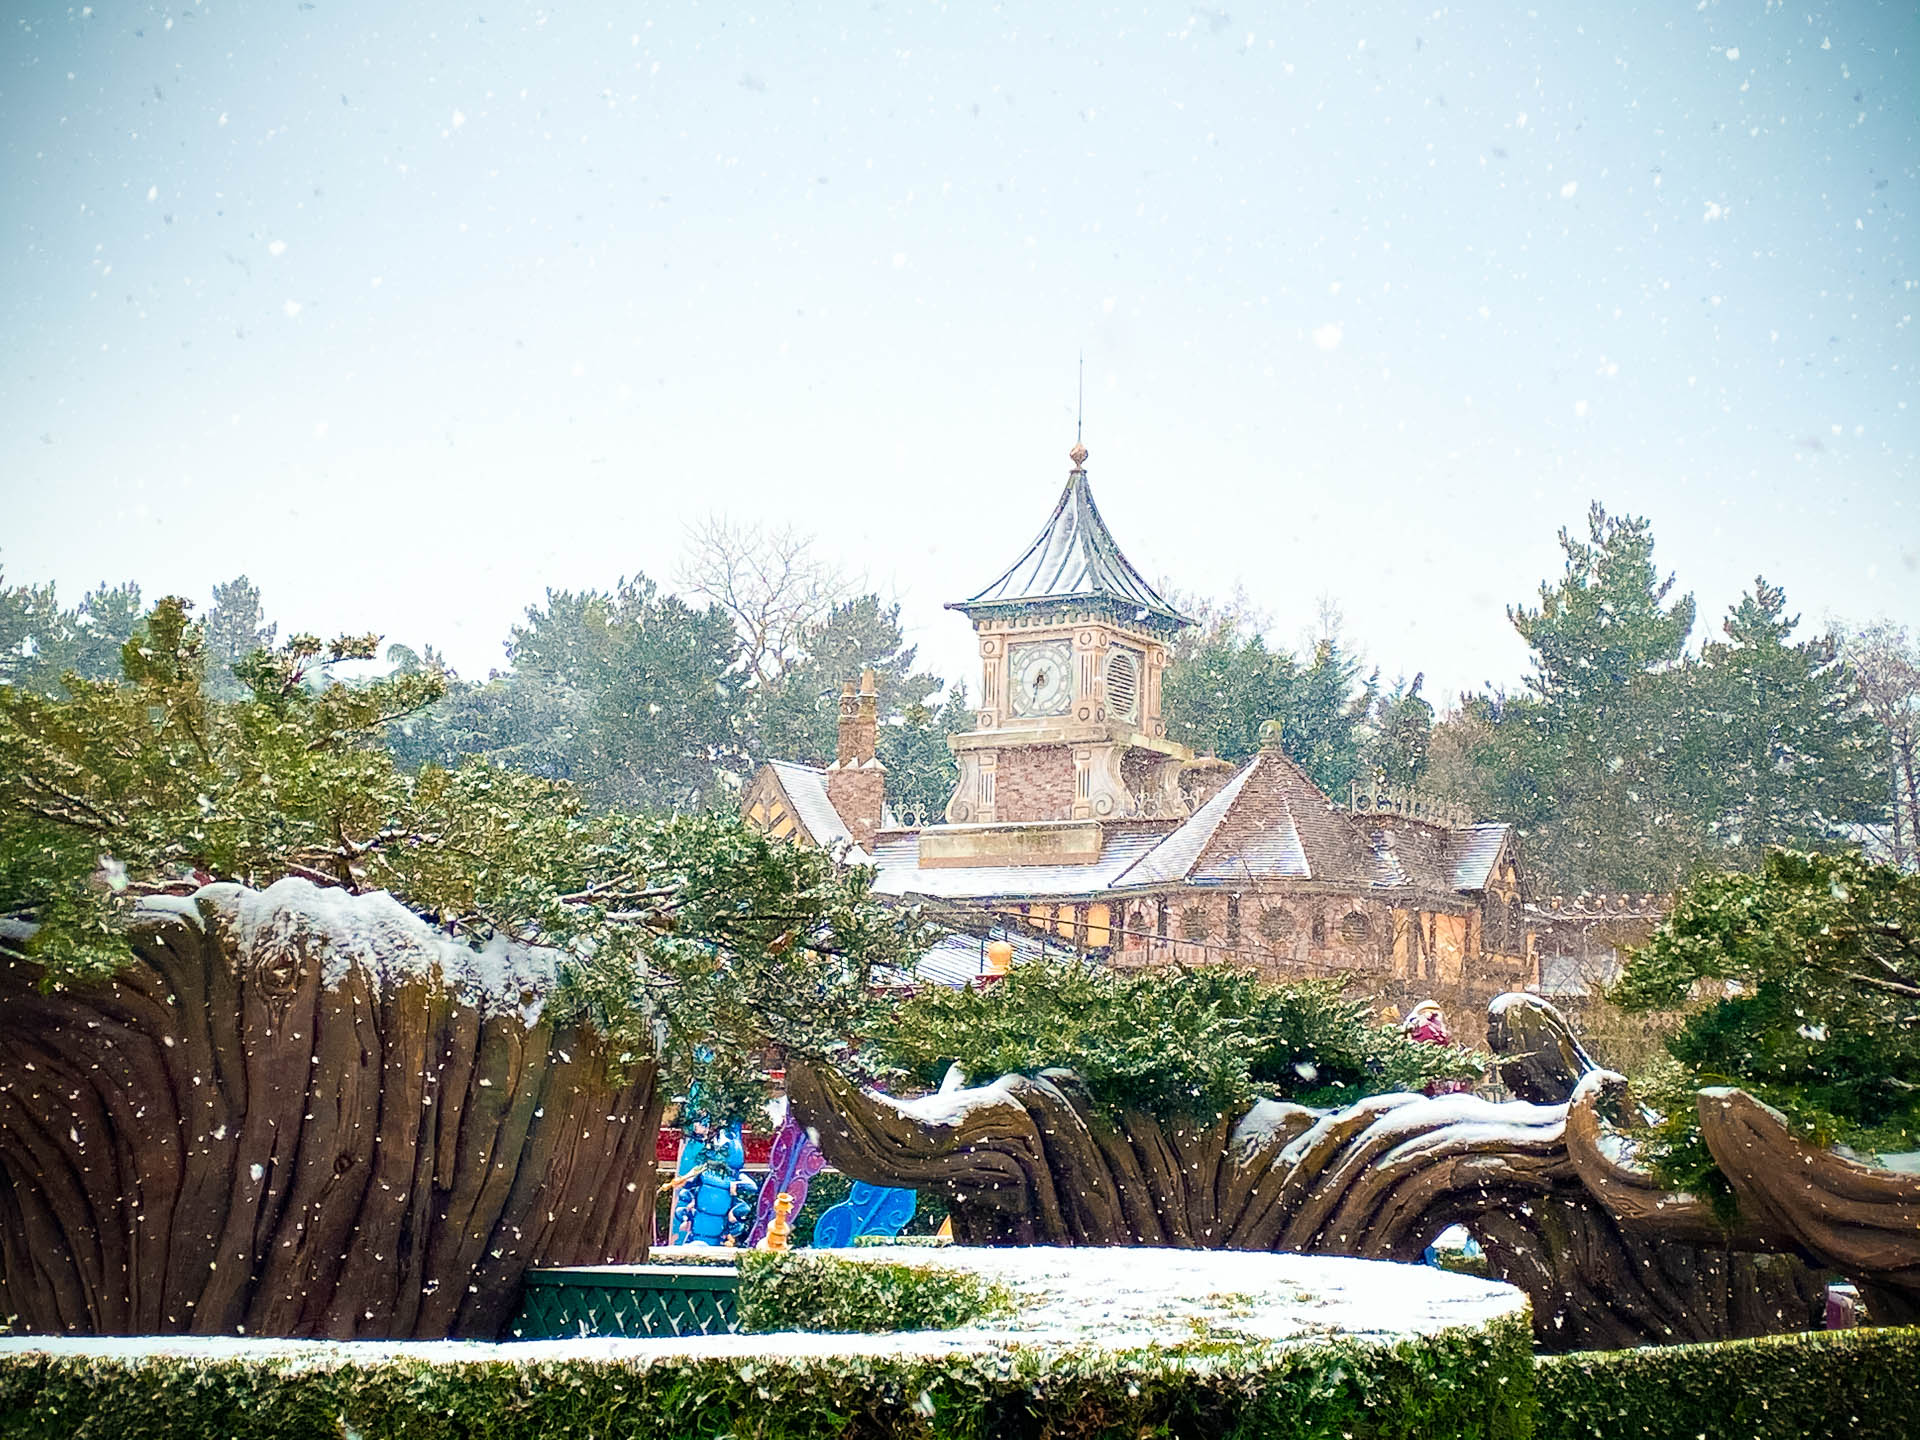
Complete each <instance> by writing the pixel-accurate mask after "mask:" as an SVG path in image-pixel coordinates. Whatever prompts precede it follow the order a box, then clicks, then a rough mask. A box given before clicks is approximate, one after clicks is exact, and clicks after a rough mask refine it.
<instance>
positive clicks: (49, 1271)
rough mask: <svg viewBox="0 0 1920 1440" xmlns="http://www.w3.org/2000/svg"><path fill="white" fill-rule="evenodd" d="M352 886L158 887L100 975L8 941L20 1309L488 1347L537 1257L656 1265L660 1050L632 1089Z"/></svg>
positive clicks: (5, 1046) (7, 1224) (577, 1040)
mask: <svg viewBox="0 0 1920 1440" xmlns="http://www.w3.org/2000/svg"><path fill="white" fill-rule="evenodd" d="M327 893H328V894H329V895H331V896H333V899H332V900H331V901H330V902H329V904H328V906H327V907H326V909H325V911H324V915H332V916H334V917H340V916H341V914H342V911H341V905H343V904H344V905H347V906H351V907H360V908H359V909H357V910H355V911H354V912H353V913H352V914H349V915H347V916H346V917H345V918H344V919H339V918H336V919H335V920H334V921H333V922H332V923H331V924H329V923H327V922H326V921H325V920H324V918H323V919H322V920H321V921H316V920H315V919H314V914H322V913H323V912H320V911H315V912H313V913H307V912H300V913H294V912H293V911H291V910H287V909H285V908H283V909H280V910H271V911H269V913H267V914H266V915H265V916H264V917H263V916H262V915H261V913H260V907H263V906H266V905H267V904H268V903H269V902H268V901H267V898H266V897H264V896H261V895H254V894H252V893H251V892H247V891H244V890H242V889H241V888H240V887H238V886H231V885H219V886H209V887H207V888H205V889H203V890H202V891H200V892H199V893H198V894H197V895H196V896H194V897H193V898H192V899H190V900H173V901H160V902H149V903H148V904H147V905H146V906H144V907H143V909H142V912H141V914H140V917H139V919H138V920H137V921H136V924H135V929H134V935H133V949H134V956H135V958H134V961H133V963H132V964H130V965H129V966H128V967H127V968H126V969H125V970H123V971H122V972H121V973H120V974H118V975H117V976H116V977H115V978H114V979H113V980H112V981H110V982H104V983H100V984H94V985H86V986H80V987H67V986H61V987H56V988H54V989H52V990H42V989H41V988H40V986H39V983H38V982H39V980H40V974H39V970H38V967H37V966H35V965H34V964H33V963H32V962H31V961H30V960H27V959H25V958H23V956H22V955H21V954H20V953H19V952H18V951H17V950H0V1175H4V1178H5V1184H4V1185H0V1315H7V1314H13V1315H17V1316H18V1317H19V1319H18V1322H17V1323H18V1324H19V1325H20V1326H21V1327H22V1328H24V1329H26V1330H29V1331H33V1332H39V1333H55V1332H71V1333H82V1334H159V1333H180V1332H188V1333H195V1334H226V1335H232V1334H246V1335H283V1336H305V1337H327V1338H335V1339H347V1338H371V1337H382V1338H406V1337H439V1336H448V1335H452V1336H463V1337H477V1338H489V1339H490V1338H493V1337H494V1336H496V1335H497V1334H498V1333H499V1332H500V1330H501V1329H502V1327H503V1326H504V1325H505V1323H506V1322H507V1321H508V1320H509V1319H510V1318H511V1315H512V1310H513V1307H514V1306H515V1304H516V1302H517V1300H518V1295H519V1288H520V1276H521V1272H522V1271H523V1270H525V1269H526V1267H527V1266H528V1265H530V1264H584V1263H591V1262H599V1261H627V1260H639V1259H644V1258H645V1256H646V1251H647V1245H648V1241H649V1239H650V1236H651V1220H652V1213H653V1199H654V1138H655V1134H656V1132H657V1130H658V1127H659V1120H660V1105H659V1100H658V1098H657V1097H656V1095H655V1093H654V1066H653V1062H652V1061H651V1060H650V1059H649V1060H647V1061H644V1062H642V1063H641V1064H640V1065H639V1066H637V1067H635V1068H634V1069H633V1070H632V1071H631V1072H630V1073H629V1074H628V1075H627V1076H626V1077H625V1078H623V1079H621V1080H619V1081H617V1082H616V1081H615V1080H613V1079H611V1078H609V1077H610V1070H609V1066H608V1063H607V1059H608V1057H607V1056H606V1054H605V1051H604V1049H603V1047H602V1046H601V1044H600V1042H599V1041H598V1040H597V1039H596V1038H595V1037H594V1036H593V1035H591V1034H589V1033H584V1032H582V1031H580V1030H577V1029H574V1030H565V1031H560V1030H556V1029H555V1028H554V1027H553V1025H552V1023H551V1022H550V1021H548V1020H547V1019H545V1018H544V1017H542V1018H537V1019H535V1020H534V1022H533V1023H531V1024H529V1023H528V1022H527V1019H526V1018H525V1014H523V1010H526V1009H528V1008H529V1007H528V1006H527V1004H526V1002H527V1001H528V1000H529V999H530V998H531V997H530V996H523V997H506V998H505V1001H504V1003H502V997H489V996H487V995H484V994H480V993H476V992H475V991H474V990H473V989H472V988H471V987H470V986H465V987H463V986H462V985H460V984H457V983H455V981H454V980H453V979H451V978H450V977H449V976H448V975H447V974H446V973H445V972H444V970H443V969H441V968H440V966H439V960H440V959H441V958H444V955H445V953H446V947H445V942H439V941H437V940H435V939H434V938H433V937H431V936H430V935H429V934H427V932H426V931H425V928H424V927H422V926H416V927H415V928H414V931H408V930H406V929H405V927H404V926H396V925H395V924H394V922H393V919H392V917H393V916H394V915H395V914H398V913H399V912H398V909H397V907H395V906H393V904H392V902H391V901H389V900H387V899H386V898H385V897H373V896H368V897H345V896H341V895H337V894H336V893H335V892H327ZM376 905H378V906H384V907H385V910H384V911H383V912H382V913H381V914H379V915H374V916H372V917H371V918H368V907H374V906H376ZM249 907H251V908H249ZM356 917H358V918H356ZM403 918H404V917H403ZM243 920H244V922H245V923H243ZM363 922H364V924H365V925H367V926H377V925H384V926H385V927H386V932H387V933H386V934H385V935H384V936H383V937H382V941H381V943H382V944H383V945H385V946H386V947H387V948H386V949H385V950H383V951H382V952H380V954H379V955H377V956H374V955H373V954H372V952H371V951H370V950H369V948H368V943H367V934H368V933H370V932H367V931H364V930H363V929H361V928H360V927H361V926H362V924H363ZM416 932H417V933H416ZM436 946H439V947H441V948H440V949H439V950H438V951H436V948H435V947H436ZM370 957H371V958H370Z"/></svg>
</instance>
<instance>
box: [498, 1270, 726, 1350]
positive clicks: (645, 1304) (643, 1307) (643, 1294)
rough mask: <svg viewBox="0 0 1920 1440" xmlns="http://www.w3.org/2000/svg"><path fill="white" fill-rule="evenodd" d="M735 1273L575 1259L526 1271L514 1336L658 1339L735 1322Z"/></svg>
mask: <svg viewBox="0 0 1920 1440" xmlns="http://www.w3.org/2000/svg"><path fill="white" fill-rule="evenodd" d="M739 1293H740V1273H739V1271H737V1270H735V1269H734V1268H733V1267H732V1266H730V1265H582V1266H575V1267H572V1268H569V1269H564V1270H529V1271H528V1272H527V1276H526V1289H525V1290H524V1291H523V1292H522V1294H521V1297H520V1313H519V1315H518V1316H516V1317H515V1319H514V1322H513V1324H512V1326H511V1327H509V1329H508V1334H509V1335H511V1336H512V1337H513V1338H514V1339H516V1340H576V1339H580V1338H582V1337H584V1336H589V1335H627V1336H633V1337H635V1338H643V1339H644V1338H649V1337H651V1338H654V1339H659V1338H663V1337H666V1336H672V1335H722V1334H726V1333H728V1332H729V1331H733V1330H738V1329H739V1328H740V1305H739Z"/></svg>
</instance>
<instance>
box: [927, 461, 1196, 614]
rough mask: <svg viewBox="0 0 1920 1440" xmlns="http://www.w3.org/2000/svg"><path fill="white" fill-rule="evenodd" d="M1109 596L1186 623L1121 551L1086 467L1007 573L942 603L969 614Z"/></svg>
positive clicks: (1070, 478) (1072, 479) (1075, 474)
mask: <svg viewBox="0 0 1920 1440" xmlns="http://www.w3.org/2000/svg"><path fill="white" fill-rule="evenodd" d="M1091 599H1105V600H1111V601H1114V602H1115V603H1116V604H1118V605H1120V606H1121V607H1123V608H1126V609H1130V610H1132V611H1135V612H1139V611H1145V612H1146V614H1147V615H1149V616H1152V617H1154V618H1155V619H1157V620H1159V621H1160V622H1161V623H1163V624H1170V625H1174V626H1176V627H1177V626H1182V625H1191V624H1192V623H1193V622H1192V621H1191V620H1189V619H1188V618H1187V617H1186V616H1184V615H1182V614H1181V613H1180V612H1179V611H1178V610H1175V609H1174V608H1173V606H1172V605H1171V604H1169V603H1168V602H1167V601H1166V600H1165V599H1164V598H1163V597H1162V596H1161V594H1160V592H1159V591H1157V590H1155V589H1154V588H1153V587H1152V586H1151V585H1149V584H1148V583H1147V582H1146V581H1145V580H1144V579H1143V578H1142V577H1141V575H1140V572H1139V571H1137V570H1135V569H1134V568H1133V566H1132V565H1131V564H1130V563H1129V562H1128V560H1127V557H1126V556H1125V555H1122V554H1121V553H1120V547H1119V545H1118V544H1116V543H1115V542H1114V538H1113V533H1112V532H1111V531H1110V530H1108V529H1107V522H1106V521H1104V520H1102V519H1101V518H1100V511H1099V509H1098V507H1096V506H1095V505H1094V503H1093V491H1092V490H1091V489H1089V488H1088V486H1087V472H1086V471H1084V470H1075V471H1074V472H1073V473H1072V474H1071V475H1069V476H1068V477H1067V488H1066V489H1065V490H1063V491H1061V492H1060V503H1059V504H1058V505H1055V506H1054V507H1053V515H1052V517H1051V518H1049V519H1048V521H1047V525H1046V528H1045V529H1044V530H1042V531H1041V532H1040V538H1039V539H1037V540H1035V541H1034V542H1033V544H1032V545H1030V546H1028V547H1027V552H1026V554H1024V555H1022V556H1021V557H1020V558H1019V559H1018V560H1016V561H1014V562H1013V566H1012V568H1011V569H1009V570H1008V571H1007V572H1006V574H1004V575H1002V576H1001V577H1000V578H999V579H998V580H996V581H994V582H993V583H992V584H991V585H989V586H987V588H986V589H984V590H982V591H981V592H980V593H979V594H978V595H974V596H971V597H970V598H968V599H966V600H956V601H954V602H953V603H952V604H950V605H949V606H948V607H947V608H948V609H949V610H960V611H964V612H965V613H967V614H969V615H971V614H972V613H973V612H974V611H975V610H992V609H997V608H999V607H1001V606H1008V605H1022V604H1029V603H1032V602H1034V601H1040V600H1091Z"/></svg>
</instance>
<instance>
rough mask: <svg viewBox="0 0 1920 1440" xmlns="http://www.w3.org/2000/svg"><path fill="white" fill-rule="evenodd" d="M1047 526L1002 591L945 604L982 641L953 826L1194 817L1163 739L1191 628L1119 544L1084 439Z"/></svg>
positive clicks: (993, 588) (951, 806)
mask: <svg viewBox="0 0 1920 1440" xmlns="http://www.w3.org/2000/svg"><path fill="white" fill-rule="evenodd" d="M1070 454H1071V458H1072V460H1073V470H1072V472H1071V473H1069V475H1068V476H1067V488H1066V489H1065V490H1064V491H1062V492H1061V495H1060V503H1059V504H1057V505H1055V506H1054V508H1053V515H1052V516H1051V517H1050V518H1049V519H1048V521H1047V525H1046V528H1045V529H1044V530H1042V531H1041V532H1040V537H1039V538H1038V539H1037V540H1035V541H1034V542H1033V544H1032V545H1031V546H1029V547H1028V548H1027V551H1026V553H1025V554H1024V555H1022V556H1021V557H1020V558H1019V559H1018V560H1016V561H1015V562H1014V564H1013V566H1012V568H1011V569H1009V570H1008V571H1007V572H1006V573H1005V574H1004V575H1002V576H1001V577H1000V578H999V579H998V580H996V581H994V582H993V584H991V585H989V586H987V588H986V589H984V590H982V591H981V592H980V593H979V594H977V595H975V596H973V597H971V598H970V599H966V600H959V601H955V602H954V603H953V604H951V605H949V606H948V607H947V608H948V609H950V610H958V611H960V612H961V613H962V614H964V615H965V616H966V617H967V618H968V619H969V620H971V621H972V622H973V629H974V634H975V636H976V637H977V639H978V641H979V645H980V667H981V677H980V704H979V709H978V711H977V713H976V715H975V722H976V728H974V729H973V730H971V731H969V732H967V733H966V734H964V735H956V736H954V737H953V738H952V740H951V741H950V742H949V743H950V744H951V745H952V746H953V751H954V754H955V756H956V757H957V758H958V760H959V762H960V783H959V785H958V786H957V787H956V788H955V790H954V792H953V798H952V799H951V800H949V801H948V802H947V819H948V821H949V822H951V823H953V824H961V825H967V824H1005V823H1009V822H1021V821H1046V820H1120V819H1128V818H1147V819H1170V818H1176V817H1179V816H1183V815H1185V814H1186V813H1187V808H1186V805H1185V803H1184V801H1182V799H1181V796H1180V783H1179V781H1180V771H1181V768H1182V767H1183V766H1184V765H1185V764H1186V763H1187V762H1188V761H1190V760H1191V759H1192V758H1193V753H1192V752H1191V751H1190V750H1188V749H1187V748H1186V747H1185V746H1184V745H1178V744H1175V743H1174V742H1173V741H1171V740H1168V739H1167V738H1166V725H1165V722H1164V721H1163V720H1162V719H1161V715H1160V676H1161V672H1162V670H1163V669H1164V668H1165V666H1166V646H1167V642H1168V641H1169V640H1170V639H1172V638H1173V637H1174V636H1175V635H1177V634H1178V633H1179V632H1180V631H1181V630H1182V629H1183V628H1185V627H1186V626H1188V625H1190V624H1192V623H1193V622H1192V621H1190V620H1188V619H1187V618H1186V617H1185V616H1184V615H1182V614H1180V613H1179V612H1178V611H1177V610H1175V609H1174V608H1173V607H1172V606H1171V605H1169V604H1168V603H1167V602H1166V601H1165V600H1164V599H1162V598H1161V596H1160V594H1159V593H1158V592H1157V591H1156V590H1155V589H1154V588H1153V587H1152V586H1151V585H1149V584H1148V583H1147V582H1146V581H1145V580H1144V579H1142V578H1141V576H1140V574H1139V572H1138V571H1136V570H1135V569H1134V568H1133V566H1132V565H1131V564H1129V563H1128V562H1127V557H1126V556H1124V555H1122V554H1121V553H1120V547H1119V546H1118V545H1117V544H1115V543H1114V539H1113V536H1112V534H1111V533H1110V532H1109V531H1108V529H1107V526H1106V522H1105V521H1104V520H1102V519H1101V518H1100V511H1099V510H1098V509H1097V508H1096V507H1095V505H1094V503H1093V493H1092V491H1091V490H1090V489H1089V488H1088V485H1087V471H1086V461H1087V450H1086V447H1085V446H1083V445H1080V444H1077V443H1076V444H1075V445H1074V447H1073V450H1072V451H1071V452H1070Z"/></svg>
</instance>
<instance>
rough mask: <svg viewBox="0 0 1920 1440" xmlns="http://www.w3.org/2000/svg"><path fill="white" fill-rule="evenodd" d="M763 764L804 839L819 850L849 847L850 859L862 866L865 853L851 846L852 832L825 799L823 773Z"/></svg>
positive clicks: (776, 762)
mask: <svg viewBox="0 0 1920 1440" xmlns="http://www.w3.org/2000/svg"><path fill="white" fill-rule="evenodd" d="M767 764H768V765H769V766H770V767H772V769H773V773H774V776H775V778H776V779H778V780H779V782H780V788H781V789H782V790H783V791H785V792H786V796H787V801H788V803H789V804H790V805H791V806H792V807H793V816H794V819H796V820H798V821H799V822H800V824H801V826H802V828H804V829H805V830H806V832H807V837H808V838H809V839H810V840H812V841H813V843H814V844H816V845H818V846H819V847H820V848H821V849H822V850H831V849H832V848H833V847H834V846H835V845H846V846H848V847H850V850H849V858H850V859H852V860H854V861H856V862H857V863H859V864H863V865H864V864H866V863H867V861H868V859H869V857H868V855H867V852H866V851H864V850H862V849H861V848H860V847H859V845H857V844H855V843H854V839H853V832H852V831H851V830H849V829H847V822H846V821H844V820H842V819H841V818H840V812H839V811H838V810H836V809H834V808H833V802H832V801H831V800H829V799H828V798H827V772H826V771H825V770H819V769H815V768H814V767H813V766H811V765H796V764H794V763H793V762H792V761H791V760H769V761H768V762H767Z"/></svg>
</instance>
